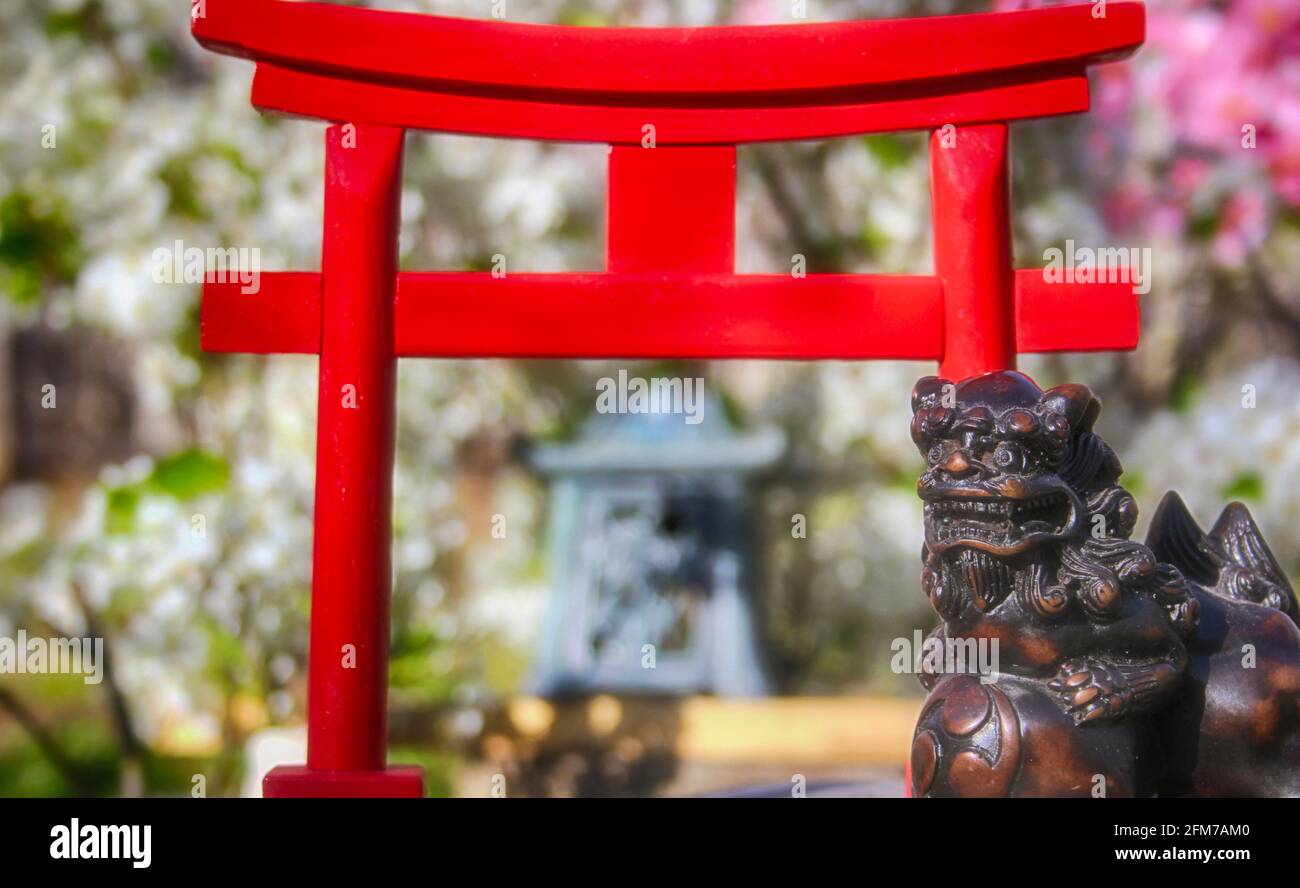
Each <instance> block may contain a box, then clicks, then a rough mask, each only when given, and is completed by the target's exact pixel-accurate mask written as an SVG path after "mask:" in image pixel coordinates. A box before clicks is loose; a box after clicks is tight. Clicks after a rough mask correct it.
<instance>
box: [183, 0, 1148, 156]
mask: <svg viewBox="0 0 1300 888" xmlns="http://www.w3.org/2000/svg"><path fill="white" fill-rule="evenodd" d="M1092 9H1093V8H1092V7H1091V6H1088V5H1081V6H1065V7H1055V8H1050V9H1035V10H1026V11H1020V12H1006V13H987V14H980V15H962V16H949V17H941V18H922V19H887V20H880V21H851V22H835V23H827V24H808V25H774V26H758V27H716V28H587V27H564V26H556V25H531V24H517V23H509V22H497V21H477V20H467V19H454V18H445V17H440V16H428V15H417V14H410V13H397V12H384V11H376V10H370V9H357V8H353V7H347V6H329V5H324V4H320V3H286V2H280V0H206V4H205V10H204V16H203V17H201V18H198V19H196V20H195V22H194V35H195V37H196V38H197V39H198V40H199V42H200V43H202V44H203V45H204V46H206V47H208V48H209V49H213V50H215V51H217V52H221V53H225V54H228V55H236V56H242V57H245V58H249V59H252V60H254V61H255V62H257V73H256V76H255V78H254V83H253V104H254V105H255V106H257V107H258V108H261V109H263V110H267V111H275V112H281V113H287V114H295V115H301V116H305V117H314V118H319V119H322V120H330V121H348V122H352V123H373V124H382V125H389V126H400V127H405V128H415V129H428V130H438V131H443V132H457V133H465V134H473V135H488V136H504V137H516V138H528V139H556V140H562V141H578V142H606V143H609V144H635V143H639V142H640V141H641V140H642V137H643V134H644V132H643V127H645V125H646V124H652V125H654V127H655V130H656V139H657V142H658V143H659V144H661V145H674V144H678V145H689V144H728V145H734V144H739V143H744V142H756V141H765V140H788V139H810V138H827V137H832V136H843V135H850V134H855V133H865V132H879V131H897V130H907V129H923V128H934V127H937V126H942V125H943V124H945V123H951V124H954V125H963V124H973V123H985V122H1003V121H1008V120H1016V119H1023V118H1030V117H1045V116H1050V115H1055V114H1069V113H1074V112H1079V111H1086V110H1087V108H1088V84H1087V77H1086V70H1087V67H1088V66H1089V65H1092V64H1097V63H1100V62H1106V61H1114V60H1117V59H1121V58H1124V57H1126V56H1128V55H1129V54H1131V53H1132V52H1133V51H1134V50H1135V49H1136V48H1137V47H1138V46H1139V45H1141V43H1142V40H1143V37H1144V32H1145V15H1144V9H1143V6H1142V4H1141V3H1136V2H1127V0H1123V2H1120V0H1116V2H1111V3H1109V4H1108V5H1107V6H1106V11H1105V16H1104V17H1103V18H1094V17H1093V12H1092Z"/></svg>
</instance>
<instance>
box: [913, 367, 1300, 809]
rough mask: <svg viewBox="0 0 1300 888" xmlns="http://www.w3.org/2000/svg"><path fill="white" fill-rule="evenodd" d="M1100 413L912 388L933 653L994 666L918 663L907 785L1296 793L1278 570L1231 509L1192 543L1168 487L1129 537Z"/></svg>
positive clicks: (974, 792) (1089, 792)
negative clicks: (1137, 536) (948, 669)
mask: <svg viewBox="0 0 1300 888" xmlns="http://www.w3.org/2000/svg"><path fill="white" fill-rule="evenodd" d="M1100 409H1101V404H1100V402H1099V401H1098V400H1097V398H1095V397H1094V396H1093V394H1092V392H1091V391H1090V390H1089V389H1088V388H1087V387H1085V386H1082V385H1063V386H1058V387H1057V388H1053V389H1050V390H1048V391H1043V390H1042V389H1040V388H1039V387H1038V386H1037V385H1036V384H1035V383H1034V382H1033V381H1032V380H1031V379H1030V378H1029V377H1027V376H1025V375H1024V374H1022V373H1017V372H1012V371H1002V372H997V373H989V374H986V375H984V376H979V377H974V378H971V379H967V380H965V381H962V382H951V381H948V380H945V379H940V378H937V377H926V378H925V379H922V380H921V381H920V382H918V383H917V385H916V388H915V390H914V391H913V394H912V411H913V417H912V438H913V440H914V441H915V442H916V444H917V447H918V448H919V450H920V452H921V454H922V456H923V457H924V458H925V460H926V464H927V467H926V469H925V471H924V472H923V473H922V475H921V477H920V479H919V480H918V482H917V492H918V493H919V495H920V497H921V499H922V501H923V502H924V516H925V517H924V520H925V544H924V548H923V551H922V561H923V565H924V567H923V569H922V573H921V585H922V588H923V590H924V592H925V594H926V596H927V597H928V598H929V600H930V603H931V605H932V606H933V607H934V609H935V611H936V612H937V613H938V614H939V617H940V618H941V624H940V625H939V627H938V628H937V629H936V630H935V632H934V633H932V635H931V636H930V639H928V640H927V644H934V645H942V644H951V643H953V642H963V643H964V642H972V643H973V642H978V643H981V644H986V645H995V646H996V651H997V674H996V675H983V676H981V675H975V674H971V673H968V672H960V673H955V674H954V673H945V672H943V671H923V672H922V676H921V678H922V684H923V685H924V686H925V687H926V689H927V690H928V691H929V695H928V696H927V698H926V701H925V703H924V705H923V707H922V711H921V715H920V718H919V720H918V723H917V726H916V731H915V734H914V737H913V744H912V755H911V763H910V768H909V771H910V780H911V788H910V789H911V794H912V795H914V796H918V797H919V796H934V797H942V796H1018V797H1027V796H1071V795H1077V796H1098V795H1106V796H1111V797H1119V796H1154V795H1160V796H1225V795H1233V796H1272V795H1283V796H1292V795H1300V629H1298V628H1297V624H1296V619H1297V613H1298V611H1297V606H1296V599H1295V596H1294V594H1293V592H1292V590H1291V587H1290V585H1289V583H1288V581H1287V579H1286V576H1285V574H1284V573H1283V571H1282V570H1281V568H1280V567H1279V566H1278V564H1277V561H1276V560H1275V559H1274V557H1273V555H1272V553H1271V552H1270V551H1269V548H1268V546H1267V544H1266V543H1265V542H1264V539H1263V536H1262V535H1261V534H1260V532H1259V529H1258V528H1257V527H1256V525H1255V523H1254V521H1253V519H1252V518H1251V516H1250V513H1249V512H1248V511H1247V510H1246V508H1245V507H1244V506H1242V505H1241V504H1239V503H1233V504H1231V505H1229V506H1228V507H1227V508H1226V509H1225V510H1224V511H1223V514H1222V515H1221V516H1220V517H1219V519H1218V521H1217V522H1216V523H1215V525H1214V526H1213V528H1212V529H1211V530H1210V532H1209V533H1205V532H1204V531H1202V530H1201V528H1200V527H1199V526H1198V525H1197V523H1196V521H1195V520H1194V519H1193V518H1192V516H1191V514H1190V513H1189V512H1188V510H1187V507H1186V506H1185V505H1184V504H1183V502H1182V500H1181V499H1180V498H1179V497H1178V495H1177V494H1176V493H1172V492H1171V493H1169V494H1168V495H1166V497H1165V499H1164V501H1163V502H1162V503H1161V505H1160V508H1159V510H1158V511H1157V513H1156V515H1155V517H1154V519H1153V521H1152V524H1151V529H1150V532H1149V534H1148V537H1147V541H1146V543H1145V544H1142V543H1139V542H1134V541H1132V540H1130V539H1129V536H1130V535H1131V534H1132V532H1133V529H1134V526H1135V524H1136V523H1137V504H1136V502H1135V501H1134V499H1133V497H1132V496H1131V495H1130V494H1129V493H1128V491H1126V490H1125V489H1124V488H1123V487H1121V486H1120V484H1119V477H1120V474H1121V473H1122V471H1123V470H1122V468H1121V466H1120V462H1119V459H1118V458H1117V457H1116V455H1115V453H1114V451H1112V450H1111V448H1110V447H1109V446H1108V445H1107V444H1106V442H1104V441H1103V440H1102V439H1101V438H1100V437H1098V436H1097V435H1096V434H1095V433H1094V432H1093V424H1094V422H1095V420H1096V418H1097V415H1098V413H1099V412H1100ZM1189 468H1191V467H1189Z"/></svg>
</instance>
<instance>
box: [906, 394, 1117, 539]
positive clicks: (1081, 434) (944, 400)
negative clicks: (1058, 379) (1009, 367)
mask: <svg viewBox="0 0 1300 888" xmlns="http://www.w3.org/2000/svg"><path fill="white" fill-rule="evenodd" d="M1099 410H1100V403H1099V402H1098V401H1097V399H1096V398H1094V397H1093V395H1092V392H1091V391H1089V390H1088V389H1087V387H1085V386H1082V385H1063V386H1059V387H1057V388H1054V389H1051V390H1050V391H1046V392H1044V391H1043V390H1042V389H1040V388H1039V387H1038V386H1037V385H1035V384H1034V382H1033V380H1031V379H1030V378H1029V377H1027V376H1025V375H1024V374H1022V373H1017V372H1014V371H1003V372H998V373H990V374H987V375H985V376H979V377H974V378H972V379H968V380H966V381H964V382H961V383H953V382H950V381H948V380H945V379H941V378H939V377H935V376H928V377H925V378H924V379H922V380H921V381H920V382H918V383H917V384H916V388H915V389H914V390H913V392H912V413H913V416H912V440H913V441H915V442H916V445H917V448H918V449H919V450H920V452H921V455H922V456H923V457H924V458H925V460H926V464H927V468H926V470H925V471H924V473H922V475H921V477H920V479H919V480H918V481H917V493H918V494H919V495H920V497H921V499H922V500H923V501H924V502H925V539H926V545H927V547H928V548H929V550H930V551H931V552H933V553H935V554H937V555H942V554H944V553H945V552H947V551H948V550H951V549H956V548H962V547H964V548H968V549H974V550H978V551H982V552H987V553H989V554H990V555H993V556H997V557H1010V556H1014V555H1019V554H1021V553H1023V552H1026V551H1027V550H1029V549H1031V548H1033V547H1035V546H1039V545H1042V544H1044V543H1048V542H1053V541H1056V542H1059V541H1063V540H1065V539H1068V538H1071V537H1074V536H1077V535H1079V534H1082V533H1084V532H1086V531H1087V530H1088V528H1087V527H1086V526H1085V525H1086V523H1087V521H1088V519H1089V517H1090V510H1091V504H1089V503H1088V502H1087V499H1086V498H1087V496H1088V494H1089V493H1090V490H1089V489H1088V488H1089V487H1093V488H1096V489H1101V488H1102V487H1106V486H1110V485H1113V484H1114V480H1115V478H1117V477H1118V475H1119V465H1118V461H1117V460H1115V458H1114V455H1113V453H1111V452H1110V451H1109V448H1106V447H1105V445H1104V444H1101V445H1100V446H1097V444H1100V439H1096V444H1094V443H1093V439H1095V436H1093V435H1092V434H1091V429H1092V424H1093V422H1094V420H1095V419H1096V416H1097V413H1098V412H1099ZM1109 463H1113V465H1110V464H1109ZM1119 517H1120V518H1121V520H1122V519H1123V517H1124V516H1119ZM1130 529H1131V523H1129V527H1127V528H1125V527H1111V528H1107V531H1108V535H1111V534H1115V535H1124V536H1126V535H1127V533H1126V531H1127V530H1130ZM1117 531H1118V532H1119V533H1116V532H1117Z"/></svg>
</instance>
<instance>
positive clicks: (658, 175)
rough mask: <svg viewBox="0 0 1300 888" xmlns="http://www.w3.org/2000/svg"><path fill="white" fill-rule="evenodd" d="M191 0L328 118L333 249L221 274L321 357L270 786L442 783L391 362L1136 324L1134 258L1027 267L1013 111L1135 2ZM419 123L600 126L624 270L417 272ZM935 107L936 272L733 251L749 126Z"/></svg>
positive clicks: (967, 338) (790, 354) (782, 355)
mask: <svg viewBox="0 0 1300 888" xmlns="http://www.w3.org/2000/svg"><path fill="white" fill-rule="evenodd" d="M1098 10H1100V15H1099V14H1098ZM195 14H196V15H195V18H194V21H193V32H194V36H195V38H196V39H197V40H198V41H199V42H200V43H202V44H203V45H204V46H206V47H208V48H209V49H212V50H215V51H217V52H221V53H226V54H229V55H237V56H242V57H245V58H249V59H252V60H253V61H254V62H256V69H255V72H254V76H253V95H252V102H253V105H254V106H255V107H256V108H258V109H260V110H263V111H268V112H274V113H283V114H291V115H296V116H301V117H309V118H314V119H318V120H323V121H327V122H329V123H331V124H333V125H332V126H330V127H329V128H328V129H327V130H326V135H325V153H326V172H325V208H324V238H323V245H322V255H321V270H320V272H274V273H263V274H262V281H261V283H262V286H261V288H260V291H259V292H258V293H257V294H255V295H249V294H244V293H241V292H240V285H239V283H238V281H231V282H218V281H214V280H209V282H207V283H206V284H205V285H204V288H203V305H202V327H203V331H202V333H203V335H202V340H203V347H204V348H205V349H206V350H208V351H215V352H261V353H267V352H274V353H290V352H291V353H305V354H318V355H320V371H319V394H318V396H319V416H318V419H317V423H318V428H317V450H316V503H315V522H316V523H315V542H314V546H313V554H312V614H311V640H310V645H311V647H310V656H309V676H308V699H307V706H308V709H307V721H308V747H307V763H306V765H305V766H294V767H283V768H277V769H275V770H274V771H273V772H272V773H271V774H270V775H268V776H267V778H266V780H265V783H264V788H265V794H266V795H268V796H285V795H311V796H321V795H370V796H381V795H382V796H396V795H419V794H421V792H422V788H423V778H422V775H421V773H420V771H419V769H416V768H403V767H389V766H387V750H386V731H387V718H386V705H387V686H388V640H389V607H388V604H389V594H390V588H391V583H392V570H391V564H390V549H391V537H392V527H391V504H392V470H393V430H394V420H395V411H396V404H395V398H394V384H395V377H396V359H397V358H399V357H444V358H445V357H465V358H468V357H533V358H539V357H540V358H779V359H800V360H821V359H838V360H880V359H929V360H938V361H940V363H941V372H942V373H943V375H945V376H946V377H949V378H952V379H961V378H964V377H968V376H973V375H975V374H979V373H984V372H987V371H990V370H999V369H1006V368H1010V367H1013V366H1014V365H1015V359H1016V354H1017V353H1018V352H1054V351H1099V350H1111V349H1131V348H1133V347H1134V346H1136V344H1137V339H1138V307H1137V300H1136V297H1135V295H1134V293H1133V289H1132V286H1131V285H1130V284H1129V283H1127V282H1120V283H1070V284H1049V283H1046V282H1045V281H1044V276H1043V273H1042V271H1041V269H1029V270H1016V269H1014V268H1013V267H1012V251H1011V224H1010V189H1009V185H1008V132H1007V131H1008V123H1009V122H1010V121H1014V120H1024V119H1029V118H1037V117H1048V116H1052V115H1058V114H1070V113H1076V112H1081V111H1086V110H1087V109H1088V79H1087V68H1088V66H1089V65H1092V64H1096V63H1100V62H1107V61H1113V60H1118V59H1122V58H1125V57H1127V56H1128V55H1130V54H1132V53H1133V52H1134V51H1135V50H1136V49H1137V47H1138V46H1140V45H1141V43H1142V40H1143V36H1144V28H1145V10H1144V7H1143V5H1142V4H1141V3H1137V2H1127V0H1111V2H1109V3H1107V4H1105V5H1104V6H1102V5H1100V4H1098V5H1092V4H1088V5H1079V6H1065V7H1054V8H1050V9H1038V10H1029V11H1020V12H1005V13H988V14H981V15H963V16H948V17H936V18H923V19H890V20H880V21H850V22H837V23H831V24H808V25H778V26H761V27H716V28H687V29H680V28H581V27H558V26H549V25H527V24H510V23H504V22H499V21H475V20H467V19H452V18H442V17H437V16H425V15H414V14H408V13H395V12H380V11H374V10H368V9H357V8H351V7H346V6H332V5H323V4H318V3H296V2H284V0H203V2H202V3H196V4H195ZM407 129H420V130H433V131H440V132H453V133H463V134H470V135H480V136H493V137H503V138H524V139H551V140H559V141H572V142H597V143H605V144H608V145H609V146H610V150H609V173H608V197H607V207H608V212H607V257H606V267H605V269H604V270H596V271H591V272H579V273H565V274H515V273H510V274H508V275H507V276H505V277H493V276H492V275H491V274H490V273H487V272H484V273H462V272H436V271H433V272H398V270H397V238H398V218H399V213H398V204H399V200H400V193H401V176H402V153H403V152H402V147H403V139H404V135H405V131H406V130H407ZM917 129H924V130H929V131H930V133H931V137H930V167H931V191H932V201H933V225H934V257H935V273H934V274H933V275H911V276H902V275H855V274H834V275H830V274H820V275H819V274H809V275H807V276H805V277H795V276H792V275H781V274H771V275H766V274H756V275H738V274H736V273H735V208H734V201H735V170H736V145H737V144H742V143H749V142H761V141H780V140H792V139H823V138H832V137H837V136H848V135H855V134H861V133H871V132H891V131H899V130H917ZM643 146H653V147H643ZM647 320H650V321H651V323H647ZM349 387H350V388H349ZM349 395H351V399H350V400H349ZM347 645H352V646H353V647H352V648H351V649H350V650H353V651H355V664H354V666H353V668H344V666H343V651H344V649H345V646H347Z"/></svg>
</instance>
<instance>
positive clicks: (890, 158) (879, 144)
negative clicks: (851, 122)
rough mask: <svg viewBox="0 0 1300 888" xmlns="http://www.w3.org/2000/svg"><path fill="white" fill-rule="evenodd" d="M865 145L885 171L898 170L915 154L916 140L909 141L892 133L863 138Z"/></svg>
mask: <svg viewBox="0 0 1300 888" xmlns="http://www.w3.org/2000/svg"><path fill="white" fill-rule="evenodd" d="M862 141H863V142H865V143H866V146H867V150H868V151H870V152H871V154H872V156H874V157H875V158H876V160H877V161H878V162H879V163H880V165H881V166H882V167H884V168H885V169H887V170H894V169H898V168H899V167H901V166H905V165H906V164H907V162H908V161H910V160H911V159H912V156H913V155H914V154H916V147H917V145H916V140H915V139H914V138H913V139H911V140H909V139H907V138H905V137H902V136H896V135H893V134H892V133H881V134H879V135H874V136H864V137H863V139H862Z"/></svg>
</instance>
